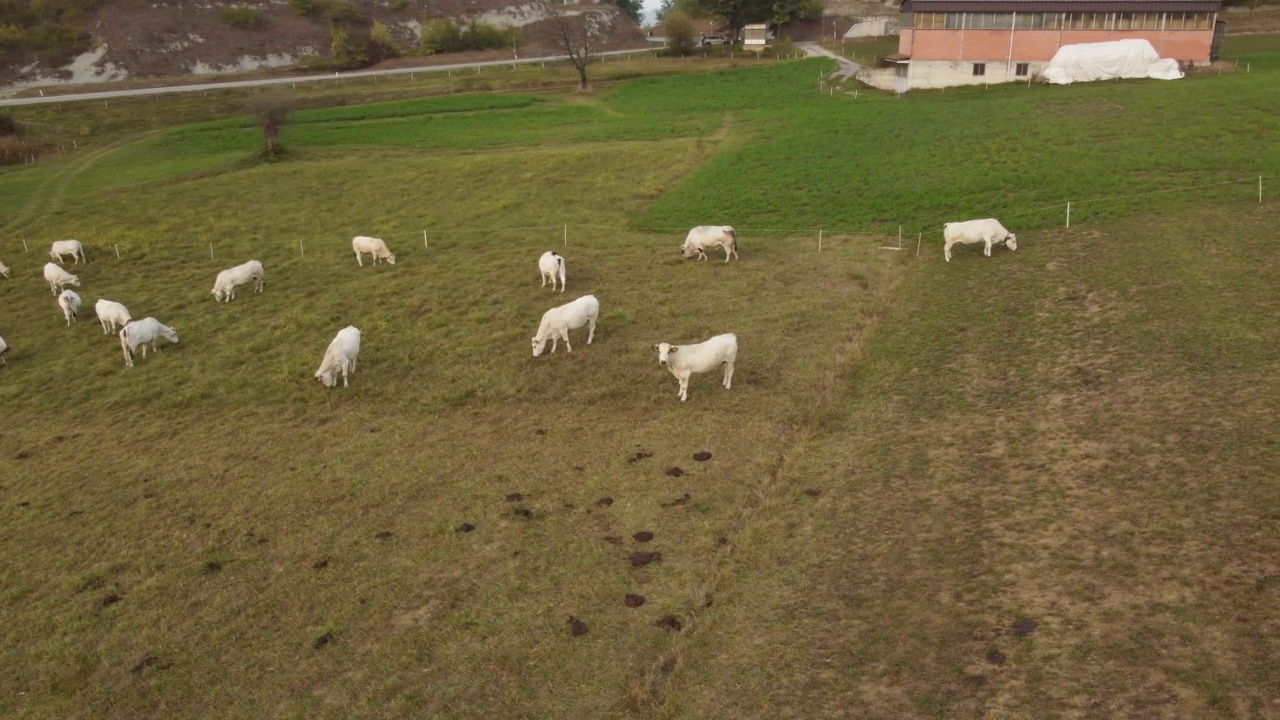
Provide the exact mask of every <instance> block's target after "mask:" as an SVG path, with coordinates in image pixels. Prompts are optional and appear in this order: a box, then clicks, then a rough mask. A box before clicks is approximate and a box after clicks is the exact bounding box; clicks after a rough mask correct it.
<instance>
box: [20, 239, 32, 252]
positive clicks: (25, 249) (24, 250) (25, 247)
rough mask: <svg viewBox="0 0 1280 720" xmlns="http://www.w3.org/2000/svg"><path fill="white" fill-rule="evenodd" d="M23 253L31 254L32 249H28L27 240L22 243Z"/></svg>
mask: <svg viewBox="0 0 1280 720" xmlns="http://www.w3.org/2000/svg"><path fill="white" fill-rule="evenodd" d="M22 252H31V248H28V247H27V241H26V240H25V239H23V241H22Z"/></svg>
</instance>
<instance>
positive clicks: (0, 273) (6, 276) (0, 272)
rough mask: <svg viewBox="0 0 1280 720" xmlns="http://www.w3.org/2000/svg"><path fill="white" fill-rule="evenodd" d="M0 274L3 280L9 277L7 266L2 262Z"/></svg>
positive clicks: (0, 263)
mask: <svg viewBox="0 0 1280 720" xmlns="http://www.w3.org/2000/svg"><path fill="white" fill-rule="evenodd" d="M0 275H3V276H4V279H5V280H8V279H9V266H8V265H5V264H4V263H2V262H0Z"/></svg>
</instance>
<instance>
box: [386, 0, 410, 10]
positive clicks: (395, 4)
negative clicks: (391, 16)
mask: <svg viewBox="0 0 1280 720" xmlns="http://www.w3.org/2000/svg"><path fill="white" fill-rule="evenodd" d="M407 4H408V3H407V2H406V0H391V4H390V5H388V6H387V7H389V8H391V10H393V11H394V12H400V11H401V10H403V9H404V8H405V6H406V5H407Z"/></svg>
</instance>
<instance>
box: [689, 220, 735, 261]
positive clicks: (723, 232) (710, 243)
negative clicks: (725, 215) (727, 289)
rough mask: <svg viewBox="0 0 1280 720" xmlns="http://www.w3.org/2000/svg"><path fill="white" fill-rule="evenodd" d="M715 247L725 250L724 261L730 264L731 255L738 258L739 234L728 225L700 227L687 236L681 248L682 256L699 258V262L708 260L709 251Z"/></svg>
mask: <svg viewBox="0 0 1280 720" xmlns="http://www.w3.org/2000/svg"><path fill="white" fill-rule="evenodd" d="M714 247H721V248H724V261H725V262H729V254H730V253H732V254H733V257H734V259H737V257H738V234H737V233H735V232H734V231H733V228H731V227H729V226H728V225H699V226H698V227H696V228H694V229H692V230H690V231H689V234H688V235H687V236H685V239H684V245H681V246H680V254H681V255H684V256H685V258H691V257H693V256H694V255H697V256H698V259H699V260H706V259H707V253H706V251H707V250H710V249H711V248H714Z"/></svg>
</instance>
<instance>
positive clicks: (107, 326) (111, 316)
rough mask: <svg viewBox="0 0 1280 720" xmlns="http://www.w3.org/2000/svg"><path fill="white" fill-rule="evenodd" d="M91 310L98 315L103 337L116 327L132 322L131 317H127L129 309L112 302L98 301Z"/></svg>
mask: <svg viewBox="0 0 1280 720" xmlns="http://www.w3.org/2000/svg"><path fill="white" fill-rule="evenodd" d="M93 309H94V312H96V313H98V322H99V323H102V334H103V335H107V334H109V333H113V332H115V331H116V325H119V326H120V327H124V326H125V325H128V324H129V323H130V322H132V321H133V317H132V316H130V315H129V308H127V307H125V306H124V305H121V304H120V303H118V302H114V301H112V300H107V299H105V298H102V299H99V300H98V302H97V303H95V304H94V306H93Z"/></svg>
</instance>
